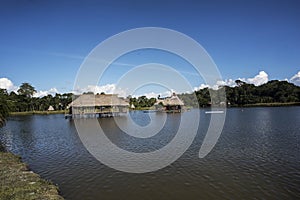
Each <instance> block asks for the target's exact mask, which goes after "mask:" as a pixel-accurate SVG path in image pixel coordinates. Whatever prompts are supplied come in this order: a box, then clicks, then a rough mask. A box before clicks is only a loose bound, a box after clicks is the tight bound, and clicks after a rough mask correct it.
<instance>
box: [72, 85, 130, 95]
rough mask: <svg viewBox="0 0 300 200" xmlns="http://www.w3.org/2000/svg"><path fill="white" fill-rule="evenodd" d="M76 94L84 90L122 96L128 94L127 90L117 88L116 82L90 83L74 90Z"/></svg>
mask: <svg viewBox="0 0 300 200" xmlns="http://www.w3.org/2000/svg"><path fill="white" fill-rule="evenodd" d="M72 92H73V93H74V94H82V93H84V92H93V93H94V94H97V93H99V94H100V93H102V92H104V93H105V94H118V95H119V96H120V97H126V96H128V94H127V92H126V90H124V89H121V88H117V87H116V85H115V84H107V85H102V86H98V85H88V86H87V87H86V88H77V89H76V90H73V91H72Z"/></svg>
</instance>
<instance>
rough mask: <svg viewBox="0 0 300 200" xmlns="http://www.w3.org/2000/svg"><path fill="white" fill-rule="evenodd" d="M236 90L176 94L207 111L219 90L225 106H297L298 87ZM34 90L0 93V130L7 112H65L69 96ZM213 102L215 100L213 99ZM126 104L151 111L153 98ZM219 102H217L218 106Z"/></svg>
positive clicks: (241, 85)
mask: <svg viewBox="0 0 300 200" xmlns="http://www.w3.org/2000/svg"><path fill="white" fill-rule="evenodd" d="M235 82H236V85H237V86H236V87H229V86H220V88H219V89H218V90H214V89H211V88H203V89H200V90H198V91H195V92H194V93H190V94H189V93H185V94H179V95H178V96H179V98H181V99H182V100H183V102H184V103H185V105H186V106H191V107H198V106H199V107H208V106H210V105H211V95H218V92H219V90H220V89H222V90H225V92H226V100H225V101H226V102H223V103H226V104H227V105H228V104H230V105H231V106H245V105H252V104H260V103H263V104H264V103H291V102H300V87H299V86H296V85H294V84H292V83H289V82H287V81H278V80H272V81H269V82H267V83H265V84H263V85H260V86H255V85H253V84H248V83H246V82H243V81H241V80H236V81H235ZM35 92H36V90H35V88H34V87H33V86H31V85H30V84H29V83H23V84H22V85H21V86H20V88H19V90H18V91H17V93H16V92H13V91H12V92H10V93H8V92H7V90H6V89H0V126H2V125H3V124H4V122H5V120H4V119H5V118H6V117H7V116H8V115H9V112H24V111H46V110H47V109H48V108H49V106H50V105H51V106H52V107H53V108H54V109H55V110H65V109H66V108H67V106H68V104H70V103H71V101H72V98H73V94H72V93H64V94H58V93H57V94H55V95H54V96H52V95H50V94H49V95H47V96H44V97H33V94H34V93H35ZM214 99H217V100H218V98H214ZM127 100H128V101H129V104H130V105H134V107H135V108H137V109H139V108H145V107H151V106H153V105H154V104H155V102H156V98H147V97H146V96H140V97H138V98H136V97H131V96H128V97H127ZM221 101H223V100H219V102H214V103H221Z"/></svg>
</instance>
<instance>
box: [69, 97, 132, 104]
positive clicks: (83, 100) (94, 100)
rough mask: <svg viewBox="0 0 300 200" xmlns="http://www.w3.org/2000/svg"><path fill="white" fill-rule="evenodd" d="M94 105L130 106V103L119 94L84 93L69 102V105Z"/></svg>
mask: <svg viewBox="0 0 300 200" xmlns="http://www.w3.org/2000/svg"><path fill="white" fill-rule="evenodd" d="M94 106H129V103H127V102H126V101H125V100H124V99H122V98H119V97H118V95H117V94H97V95H94V94H83V95H80V96H79V97H78V98H77V99H75V100H74V101H72V102H71V103H70V104H69V107H94Z"/></svg>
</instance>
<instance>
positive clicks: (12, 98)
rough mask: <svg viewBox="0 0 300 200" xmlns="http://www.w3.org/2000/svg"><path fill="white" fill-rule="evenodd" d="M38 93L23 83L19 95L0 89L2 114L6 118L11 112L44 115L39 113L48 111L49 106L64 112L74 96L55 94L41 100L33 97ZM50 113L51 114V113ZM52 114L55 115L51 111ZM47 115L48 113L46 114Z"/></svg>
mask: <svg viewBox="0 0 300 200" xmlns="http://www.w3.org/2000/svg"><path fill="white" fill-rule="evenodd" d="M35 92H36V90H35V89H34V87H33V86H31V85H30V84H29V83H23V84H22V85H21V86H20V89H19V90H18V94H17V93H15V92H10V93H9V94H8V93H7V91H6V90H5V89H0V106H1V107H0V109H1V110H0V113H2V110H4V111H5V112H3V113H4V114H6V115H5V116H4V118H5V117H7V114H8V113H9V112H13V113H14V112H26V113H29V114H43V112H39V111H47V110H48V108H49V106H52V107H53V108H54V110H55V111H60V113H62V112H63V110H65V109H66V108H67V106H68V104H69V103H71V101H72V97H73V94H72V93H65V94H55V96H52V95H50V94H49V95H47V96H44V97H41V98H38V97H33V94H34V93H35ZM49 113H50V112H49ZM51 113H55V112H54V111H51ZM45 114H47V113H45Z"/></svg>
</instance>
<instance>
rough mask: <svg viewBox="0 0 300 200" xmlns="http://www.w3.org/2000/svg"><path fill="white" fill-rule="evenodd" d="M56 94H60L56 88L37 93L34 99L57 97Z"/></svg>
mask: <svg viewBox="0 0 300 200" xmlns="http://www.w3.org/2000/svg"><path fill="white" fill-rule="evenodd" d="M56 93H59V92H58V90H57V89H56V88H51V89H50V90H44V91H43V90H40V91H37V92H36V93H34V94H33V97H44V96H47V95H49V94H51V95H52V96H55V94H56Z"/></svg>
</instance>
